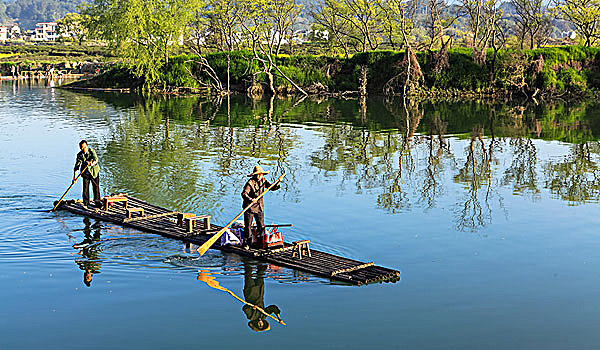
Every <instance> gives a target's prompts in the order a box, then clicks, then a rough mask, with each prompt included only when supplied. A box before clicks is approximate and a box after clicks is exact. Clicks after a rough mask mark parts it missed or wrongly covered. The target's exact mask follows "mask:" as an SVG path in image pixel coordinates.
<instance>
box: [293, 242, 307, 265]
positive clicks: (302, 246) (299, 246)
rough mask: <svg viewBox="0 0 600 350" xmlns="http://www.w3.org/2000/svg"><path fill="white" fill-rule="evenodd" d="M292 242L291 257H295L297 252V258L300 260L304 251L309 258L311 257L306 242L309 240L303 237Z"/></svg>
mask: <svg viewBox="0 0 600 350" xmlns="http://www.w3.org/2000/svg"><path fill="white" fill-rule="evenodd" d="M292 243H293V244H294V252H293V253H292V257H296V254H298V259H300V260H302V253H303V252H304V253H305V255H307V256H308V257H309V258H310V257H312V256H311V254H310V247H309V246H308V244H309V243H310V241H309V240H308V239H303V240H300V241H294V242H292Z"/></svg>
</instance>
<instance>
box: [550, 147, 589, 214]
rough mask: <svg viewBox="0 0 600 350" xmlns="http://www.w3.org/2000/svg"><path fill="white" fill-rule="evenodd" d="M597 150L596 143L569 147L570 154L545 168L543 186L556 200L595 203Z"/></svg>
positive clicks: (572, 202)
mask: <svg viewBox="0 0 600 350" xmlns="http://www.w3.org/2000/svg"><path fill="white" fill-rule="evenodd" d="M599 151H600V145H599V143H598V142H593V143H590V142H586V143H582V144H579V145H573V146H571V154H569V155H567V156H565V157H563V158H562V159H560V160H556V161H550V162H548V164H546V165H545V167H544V172H545V174H546V187H547V188H548V189H550V191H551V192H552V193H553V194H554V195H555V196H557V198H560V199H562V200H565V201H568V202H569V203H570V204H580V203H585V202H590V201H593V202H598V200H599V199H600V169H599V168H598V161H599V157H598V155H599ZM592 153H593V154H594V155H593V156H592Z"/></svg>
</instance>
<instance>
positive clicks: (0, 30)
mask: <svg viewBox="0 0 600 350" xmlns="http://www.w3.org/2000/svg"><path fill="white" fill-rule="evenodd" d="M6 40H8V27H6V26H0V41H1V42H5V41H6Z"/></svg>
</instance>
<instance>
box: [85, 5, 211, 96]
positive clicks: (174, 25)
mask: <svg viewBox="0 0 600 350" xmlns="http://www.w3.org/2000/svg"><path fill="white" fill-rule="evenodd" d="M201 5H202V3H201V0H94V1H93V3H92V4H91V5H90V6H89V7H88V8H87V9H86V10H85V11H84V14H86V15H89V16H90V19H91V20H90V22H89V29H90V31H91V32H93V33H95V34H96V35H97V36H99V37H100V38H101V39H104V40H107V41H108V42H109V43H110V44H111V45H112V46H113V47H114V48H115V49H116V50H117V52H118V53H119V54H120V55H121V57H122V58H123V60H124V62H125V63H126V64H127V65H128V66H129V67H130V68H132V69H133V71H134V72H135V73H136V74H137V75H138V76H140V77H143V78H144V79H145V84H146V85H147V86H148V85H152V84H153V83H156V82H157V81H158V80H159V76H160V73H161V69H163V68H164V67H166V66H168V65H169V56H170V55H171V54H172V53H173V52H175V51H176V50H177V49H178V48H179V47H180V45H181V44H182V43H183V38H184V37H186V36H187V35H188V30H189V26H188V24H189V23H190V21H191V20H192V18H193V14H194V13H195V10H196V9H197V8H198V7H199V6H201Z"/></svg>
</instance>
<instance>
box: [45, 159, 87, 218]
mask: <svg viewBox="0 0 600 350" xmlns="http://www.w3.org/2000/svg"><path fill="white" fill-rule="evenodd" d="M89 165H90V163H87V164H86V166H85V167H84V168H83V170H82V171H80V172H79V175H77V177H76V178H75V180H74V181H73V182H72V183H71V186H69V188H67V190H66V191H65V194H63V195H62V197H60V199H59V200H58V202H56V205H55V206H54V208H52V211H55V210H56V208H58V205H59V204H60V202H62V200H63V198H65V196H66V195H67V193H69V191H70V190H71V187H73V185H75V183H76V182H77V180H78V179H79V177H80V176H81V174H83V172H84V171H85V170H86V169H87V167H88V166H89Z"/></svg>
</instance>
